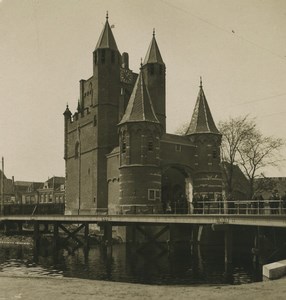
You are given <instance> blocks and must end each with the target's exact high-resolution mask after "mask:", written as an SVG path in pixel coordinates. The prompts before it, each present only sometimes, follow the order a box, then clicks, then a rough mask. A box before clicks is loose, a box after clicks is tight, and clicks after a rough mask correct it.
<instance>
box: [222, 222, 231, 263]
mask: <svg viewBox="0 0 286 300" xmlns="http://www.w3.org/2000/svg"><path fill="white" fill-rule="evenodd" d="M224 262H225V263H226V264H231V263H232V230H231V227H230V226H227V228H226V230H225V232H224Z"/></svg>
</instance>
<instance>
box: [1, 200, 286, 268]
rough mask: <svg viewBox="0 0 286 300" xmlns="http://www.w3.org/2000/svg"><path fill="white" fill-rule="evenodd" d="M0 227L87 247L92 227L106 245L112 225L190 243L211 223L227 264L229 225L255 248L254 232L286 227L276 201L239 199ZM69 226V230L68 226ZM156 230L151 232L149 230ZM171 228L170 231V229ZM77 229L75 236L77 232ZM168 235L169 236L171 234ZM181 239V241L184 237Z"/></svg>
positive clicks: (5, 222) (12, 220)
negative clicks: (240, 229) (246, 231)
mask: <svg viewBox="0 0 286 300" xmlns="http://www.w3.org/2000/svg"><path fill="white" fill-rule="evenodd" d="M0 224H1V225H2V228H3V227H4V230H5V231H6V232H8V231H9V230H11V228H13V230H15V227H16V229H17V231H18V232H22V230H23V228H24V227H25V225H29V226H30V229H31V231H32V232H33V237H34V246H35V247H38V246H39V244H40V240H41V236H42V235H43V234H45V233H47V231H49V232H50V231H51V230H52V232H51V233H52V235H53V244H54V246H55V247H57V246H58V242H59V233H61V235H63V234H65V239H67V240H68V239H72V240H73V241H75V242H76V243H77V244H78V245H79V246H84V247H88V241H89V225H90V224H97V225H99V226H100V228H101V229H102V232H103V236H102V240H103V242H104V244H105V245H106V246H111V245H112V227H114V226H126V227H129V228H131V229H132V230H131V232H132V235H133V237H132V239H134V240H135V239H136V232H137V233H138V232H139V233H140V234H141V235H143V236H144V237H145V238H146V241H147V242H150V243H154V242H156V241H157V240H158V239H159V238H160V237H162V236H163V234H164V233H166V232H167V231H169V233H170V236H171V235H173V237H174V238H175V239H176V238H177V237H176V235H177V234H178V235H179V236H181V237H182V238H183V239H184V234H186V236H188V238H187V239H191V237H190V236H191V233H190V232H192V234H193V235H194V231H196V234H198V228H199V227H202V226H205V225H211V228H212V230H213V231H222V232H224V236H225V261H226V262H229V261H230V260H231V254H230V253H231V252H232V250H231V248H232V246H231V244H232V242H231V241H232V228H233V226H250V227H251V228H253V232H255V235H256V236H255V242H254V243H256V247H257V248H258V247H259V235H260V228H261V229H262V228H276V229H277V230H278V229H279V228H280V229H283V228H286V209H285V207H284V206H283V203H282V202H281V201H280V200H279V201H277V200H264V201H263V202H262V201H258V200H255V201H254V200H244V201H231V202H230V201H229V202H227V203H218V202H214V201H205V202H203V203H200V204H199V205H197V206H193V205H192V206H189V207H187V208H186V207H180V206H176V207H173V210H172V211H171V212H167V211H165V213H159V212H157V211H156V210H155V209H154V208H153V207H152V206H147V205H122V206H121V207H120V209H119V210H118V212H117V214H114V213H113V214H109V212H108V210H107V209H100V210H98V212H97V213H96V214H94V215H80V214H79V215H60V214H58V215H56V214H53V215H51V214H50V215H40V214H38V215H37V214H33V215H2V216H0ZM70 225H75V226H70ZM150 226H151V227H152V226H153V228H157V229H156V230H154V231H153V232H152V231H150V230H149V228H151V227H150ZM174 228H175V231H174ZM80 231H83V232H82V234H81V238H79V237H78V233H79V232H80ZM171 232H173V233H172V234H171ZM185 240H186V239H185Z"/></svg>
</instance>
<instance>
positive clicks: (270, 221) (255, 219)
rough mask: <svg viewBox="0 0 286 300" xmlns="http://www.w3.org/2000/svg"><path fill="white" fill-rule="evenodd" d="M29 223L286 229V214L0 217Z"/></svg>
mask: <svg viewBox="0 0 286 300" xmlns="http://www.w3.org/2000/svg"><path fill="white" fill-rule="evenodd" d="M9 221H10V222H28V223H34V222H39V223H62V224H69V223H70V224H72V223H73V224H80V223H89V224H92V223H112V225H113V226H116V225H119V226H120V225H122V226H124V225H128V224H131V223H141V224H142V223H145V224H153V225H155V224H158V225H159V224H229V225H244V226H267V227H286V215H251V214H248V215H235V214H224V215H219V214H207V215H199V214H192V215H191V214H168V215H166V214H150V215H147V214H146V215H138V214H137V215H136V214H133V215H132V214H129V215H33V216H31V215H13V216H12V215H11V216H0V222H9Z"/></svg>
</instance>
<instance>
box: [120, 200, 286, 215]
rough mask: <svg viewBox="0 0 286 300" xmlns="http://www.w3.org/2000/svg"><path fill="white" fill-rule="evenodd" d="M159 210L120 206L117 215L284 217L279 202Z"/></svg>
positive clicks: (205, 204) (284, 210) (202, 203)
mask: <svg viewBox="0 0 286 300" xmlns="http://www.w3.org/2000/svg"><path fill="white" fill-rule="evenodd" d="M188 204H189V205H180V204H178V203H173V205H172V206H170V207H168V208H165V209H161V208H159V207H157V206H154V205H143V204H142V205H140V204H126V205H120V206H119V209H118V211H117V213H118V214H162V213H163V214H202V215H206V214H221V215H224V214H236V215H245V214H246V215H286V203H285V205H283V202H282V201H281V200H234V201H214V200H209V201H204V200H202V201H200V202H197V203H191V202H189V203H188Z"/></svg>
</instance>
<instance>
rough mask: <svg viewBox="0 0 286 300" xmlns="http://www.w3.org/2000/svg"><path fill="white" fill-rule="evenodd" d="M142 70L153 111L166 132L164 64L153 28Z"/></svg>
mask: <svg viewBox="0 0 286 300" xmlns="http://www.w3.org/2000/svg"><path fill="white" fill-rule="evenodd" d="M142 71H143V76H144V80H145V83H146V86H147V88H148V90H149V93H150V96H151V99H152V101H153V106H154V111H155V113H156V116H157V118H158V120H159V122H160V124H161V125H162V128H163V131H164V132H166V66H165V63H164V61H163V59H162V56H161V53H160V50H159V47H158V44H157V41H156V38H155V30H153V37H152V40H151V43H150V46H149V48H148V51H147V54H146V56H145V59H144V62H143V68H142Z"/></svg>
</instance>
